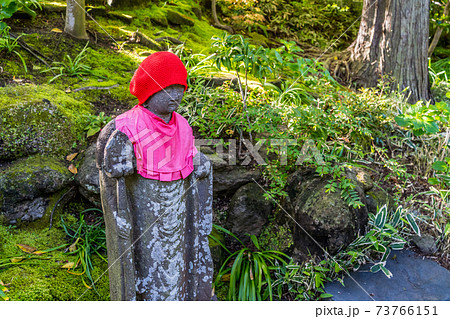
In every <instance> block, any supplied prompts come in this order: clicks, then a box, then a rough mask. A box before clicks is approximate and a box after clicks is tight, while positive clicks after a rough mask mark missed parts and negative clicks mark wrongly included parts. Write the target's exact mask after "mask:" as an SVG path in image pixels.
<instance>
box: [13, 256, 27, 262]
mask: <svg viewBox="0 0 450 319" xmlns="http://www.w3.org/2000/svg"><path fill="white" fill-rule="evenodd" d="M22 260H24V257H14V258H11V262H12V263H20V262H21V261H22Z"/></svg>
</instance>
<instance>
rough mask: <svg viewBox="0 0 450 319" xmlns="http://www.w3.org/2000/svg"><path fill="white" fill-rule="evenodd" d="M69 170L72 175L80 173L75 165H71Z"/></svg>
mask: <svg viewBox="0 0 450 319" xmlns="http://www.w3.org/2000/svg"><path fill="white" fill-rule="evenodd" d="M68 169H69V171H70V172H71V173H72V174H76V173H78V169H77V168H76V167H75V165H73V164H70V165H69V167H68Z"/></svg>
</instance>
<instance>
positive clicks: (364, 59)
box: [349, 0, 432, 103]
mask: <svg viewBox="0 0 450 319" xmlns="http://www.w3.org/2000/svg"><path fill="white" fill-rule="evenodd" d="M429 10H430V2H429V0H364V5H363V15H362V18H361V24H360V28H359V33H358V37H357V39H356V41H355V42H354V43H353V44H352V45H351V47H350V48H349V49H350V51H351V56H350V62H351V64H350V68H351V70H352V78H353V79H354V82H355V83H356V84H357V86H365V87H375V86H376V85H377V82H378V80H379V79H381V78H383V77H388V78H390V79H391V80H392V81H393V83H392V86H391V88H392V89H400V90H404V89H406V94H407V96H409V98H408V102H410V103H415V102H417V101H418V100H426V101H428V100H431V99H432V96H431V93H430V88H429V79H428V55H427V51H428V33H429Z"/></svg>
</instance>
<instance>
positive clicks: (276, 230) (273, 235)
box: [258, 213, 294, 253]
mask: <svg viewBox="0 0 450 319" xmlns="http://www.w3.org/2000/svg"><path fill="white" fill-rule="evenodd" d="M283 214H284V213H283ZM258 240H259V244H260V245H261V247H262V249H263V250H277V251H282V252H284V253H288V252H290V250H291V248H292V246H293V244H294V239H293V236H292V232H291V229H290V227H289V226H288V225H283V224H278V223H277V222H276V221H273V222H270V223H268V224H267V225H266V226H265V227H264V228H263V230H262V232H261V235H260V236H259V238H258Z"/></svg>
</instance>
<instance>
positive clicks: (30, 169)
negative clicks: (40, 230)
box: [0, 155, 72, 223]
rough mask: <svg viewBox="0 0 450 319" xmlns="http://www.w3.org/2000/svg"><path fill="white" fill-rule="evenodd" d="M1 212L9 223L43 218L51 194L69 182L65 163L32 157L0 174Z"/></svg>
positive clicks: (69, 174) (68, 173) (52, 159)
mask: <svg viewBox="0 0 450 319" xmlns="http://www.w3.org/2000/svg"><path fill="white" fill-rule="evenodd" d="M0 173H1V174H0V212H1V214H2V215H3V216H5V217H6V219H7V220H8V221H9V222H10V223H15V222H18V221H34V220H37V219H40V218H42V217H43V216H44V215H45V213H46V212H47V210H48V206H49V205H48V204H49V202H51V201H52V198H51V197H52V195H53V194H54V193H56V192H58V191H61V190H62V189H64V188H65V187H67V186H68V184H69V183H70V181H71V175H72V174H71V173H70V172H69V171H68V170H67V168H66V167H65V165H64V163H62V162H60V161H58V160H56V159H54V158H50V157H44V156H40V155H38V156H33V157H29V158H27V159H24V160H18V161H16V162H13V163H12V164H11V165H10V166H8V167H7V168H6V169H3V170H2V171H1V172H0Z"/></svg>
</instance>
